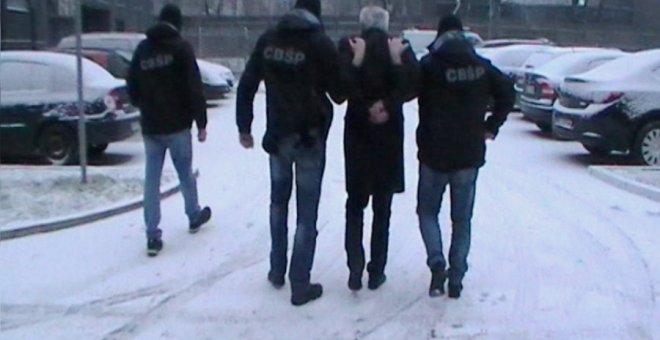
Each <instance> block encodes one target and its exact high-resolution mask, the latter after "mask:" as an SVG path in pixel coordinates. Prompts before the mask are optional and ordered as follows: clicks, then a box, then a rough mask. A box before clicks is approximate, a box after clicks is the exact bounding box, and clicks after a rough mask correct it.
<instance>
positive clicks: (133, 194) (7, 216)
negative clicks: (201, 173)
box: [0, 165, 176, 229]
mask: <svg viewBox="0 0 660 340" xmlns="http://www.w3.org/2000/svg"><path fill="white" fill-rule="evenodd" d="M87 172H88V179H87V180H88V183H87V184H85V185H83V184H81V183H80V170H79V168H78V167H50V166H47V167H43V166H37V167H34V166H32V167H29V166H4V165H3V166H2V168H1V169H0V183H2V185H0V226H3V227H5V226H8V225H10V224H25V223H28V222H29V221H34V220H41V219H52V218H57V217H62V216H68V215H73V214H79V213H81V212H84V211H89V210H94V209H102V208H104V207H108V206H111V205H113V204H115V203H117V202H121V201H126V200H128V199H135V198H139V197H140V196H142V192H143V181H144V179H143V177H144V170H143V167H107V166H103V167H89V168H88V170H87ZM175 179H176V174H175V173H174V172H173V171H172V170H166V171H164V173H163V178H162V181H161V182H162V183H163V185H167V184H168V183H171V182H172V181H173V180H175ZM0 229H4V228H1V227H0Z"/></svg>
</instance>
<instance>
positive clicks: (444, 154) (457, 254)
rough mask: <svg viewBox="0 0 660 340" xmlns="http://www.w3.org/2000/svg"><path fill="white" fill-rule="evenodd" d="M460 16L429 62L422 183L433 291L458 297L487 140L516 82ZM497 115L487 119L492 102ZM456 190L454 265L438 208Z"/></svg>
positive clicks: (445, 23)
mask: <svg viewBox="0 0 660 340" xmlns="http://www.w3.org/2000/svg"><path fill="white" fill-rule="evenodd" d="M462 30H463V25H462V23H461V21H460V20H459V19H458V18H457V17H455V16H447V17H445V18H443V19H442V20H441V21H440V24H439V27H438V36H437V38H436V40H435V41H434V42H433V43H432V44H431V46H429V52H430V53H429V54H428V55H427V56H425V57H424V58H423V59H422V61H421V66H422V81H421V89H420V94H419V127H418V129H417V144H418V146H419V153H418V157H419V161H420V167H419V188H418V193H417V214H418V217H419V224H420V229H421V233H422V238H423V239H424V243H425V246H426V252H427V255H428V259H427V264H428V266H429V267H430V269H431V285H430V288H429V295H430V296H432V297H434V296H439V295H442V294H444V291H445V288H444V284H445V280H447V279H448V281H449V283H448V289H449V297H451V298H458V297H460V295H461V290H462V289H463V277H464V276H465V273H466V272H467V270H468V264H467V257H468V252H469V250H470V236H471V220H472V210H473V207H474V200H475V194H476V182H477V174H478V172H479V168H480V167H482V166H483V165H484V163H485V153H486V143H485V140H486V139H494V138H495V136H497V133H498V131H499V128H500V126H502V124H503V123H504V121H505V120H506V117H507V115H508V113H509V112H510V111H511V109H512V108H513V103H514V90H513V84H512V83H511V82H510V81H509V80H508V79H507V78H506V77H505V76H504V75H503V74H502V73H501V72H500V71H499V70H498V69H497V68H495V67H493V66H492V65H491V64H490V62H489V61H487V60H485V59H482V58H481V57H479V56H477V55H476V53H475V51H474V50H473V48H472V46H471V45H470V44H469V43H468V42H467V41H466V40H465V38H464V36H463V34H462ZM491 100H492V102H493V105H492V114H491V115H490V116H489V117H488V119H485V117H486V111H487V109H488V107H489V104H490V103H491ZM447 185H449V187H450V189H451V196H450V198H451V220H452V235H451V247H450V250H449V270H448V271H445V267H446V260H445V257H444V255H443V252H442V249H443V248H442V235H441V232H440V225H439V223H438V214H439V212H440V206H441V203H442V195H443V193H444V191H445V188H446V186H447Z"/></svg>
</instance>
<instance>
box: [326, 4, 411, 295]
mask: <svg viewBox="0 0 660 340" xmlns="http://www.w3.org/2000/svg"><path fill="white" fill-rule="evenodd" d="M360 23H361V26H362V34H361V35H360V36H359V37H350V38H344V39H342V40H341V41H340V43H339V51H340V55H341V56H342V62H343V66H344V67H345V69H346V73H347V74H349V75H350V79H351V86H350V88H351V89H352V92H353V93H351V95H350V96H349V102H348V109H347V111H346V118H345V123H346V125H345V134H344V152H345V157H346V163H345V164H346V191H347V193H348V199H347V202H346V239H345V247H346V254H347V257H348V267H349V270H350V275H349V280H348V287H349V288H350V289H351V290H359V289H361V288H362V272H363V270H364V267H365V255H364V248H363V247H362V234H363V215H364V208H365V207H366V206H367V204H368V203H369V198H370V197H371V204H372V208H373V212H374V218H373V227H372V235H371V261H370V262H369V265H368V266H367V271H368V272H369V283H368V286H369V289H372V290H373V289H377V288H378V287H380V286H381V285H382V284H383V283H384V282H385V278H386V277H385V263H386V262H387V246H388V238H389V225H390V215H391V205H392V196H393V195H394V194H395V193H400V192H403V190H404V178H403V177H404V175H403V104H404V103H405V102H406V101H408V100H412V99H413V98H414V97H415V88H416V83H417V79H418V78H419V65H418V63H417V60H416V59H415V55H414V53H413V51H412V49H411V48H410V47H409V46H407V45H405V44H404V43H403V42H402V41H401V39H399V38H391V37H390V36H389V34H388V26H389V13H388V12H387V11H386V10H384V9H383V8H380V7H377V6H368V7H365V8H363V9H362V11H361V12H360Z"/></svg>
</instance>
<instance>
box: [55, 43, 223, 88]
mask: <svg viewBox="0 0 660 340" xmlns="http://www.w3.org/2000/svg"><path fill="white" fill-rule="evenodd" d="M146 38H147V36H146V35H145V34H143V33H130V32H98V33H85V34H82V35H81V41H82V47H83V48H85V49H103V50H119V51H123V53H124V55H128V56H130V57H129V59H130V58H132V56H133V53H135V49H137V47H138V45H139V44H140V42H141V41H142V40H144V39H146ZM75 47H76V37H75V36H68V37H65V38H62V40H60V43H59V44H58V45H57V48H58V49H62V50H68V49H73V48H75ZM197 64H198V65H200V64H202V65H203V66H200V73H201V75H202V81H204V79H206V80H207V81H208V82H204V85H205V93H208V94H209V95H210V97H207V98H210V99H217V98H218V97H219V96H221V95H220V92H222V91H224V90H226V88H225V87H223V88H222V89H220V88H219V86H220V85H221V84H220V82H219V81H218V79H217V76H218V75H219V76H220V77H223V78H224V80H225V81H224V83H226V85H228V86H229V89H230V90H231V88H232V87H233V86H234V82H235V79H234V75H233V74H232V72H231V71H230V70H229V69H228V68H226V67H224V66H222V65H218V64H214V63H208V62H205V61H203V60H201V59H198V60H197ZM225 93H226V92H225ZM222 96H224V93H223V94H222Z"/></svg>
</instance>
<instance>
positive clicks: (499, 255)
mask: <svg viewBox="0 0 660 340" xmlns="http://www.w3.org/2000/svg"><path fill="white" fill-rule="evenodd" d="M264 101H265V97H264V95H263V93H260V94H259V95H258V97H257V102H256V103H255V112H259V113H261V114H258V115H257V118H256V124H255V132H254V133H255V136H260V135H261V134H262V132H263V127H264V122H263V119H264V117H263V116H264V114H263V108H264ZM344 109H345V107H344V106H342V107H339V108H337V109H336V110H335V121H334V126H333V128H332V130H331V136H330V139H329V141H328V161H327V169H326V175H325V180H324V186H323V195H322V199H321V208H320V214H319V224H318V228H319V236H318V243H317V249H316V250H317V251H316V258H315V264H314V269H313V272H312V280H313V281H317V282H320V283H322V284H323V285H324V295H323V297H322V298H321V299H319V300H318V301H315V302H313V303H311V304H309V305H306V306H304V307H293V306H291V304H290V302H289V298H290V293H289V287H288V285H287V286H285V287H284V288H283V289H282V290H275V289H273V288H272V287H271V286H270V285H269V283H268V281H267V280H266V273H267V271H268V253H269V250H270V234H269V229H268V204H269V174H268V158H267V155H266V154H265V153H264V152H263V151H262V150H261V149H255V150H249V151H246V150H243V149H242V148H241V147H240V145H239V144H238V137H237V132H236V128H235V115H234V102H233V99H229V100H227V101H225V102H223V103H222V104H221V105H220V106H219V107H217V108H214V109H212V110H211V111H210V112H209V120H210V123H209V140H208V142H207V143H206V144H196V145H195V167H196V168H198V169H199V170H200V173H201V174H200V178H199V191H200V200H201V203H202V204H207V205H210V206H211V207H212V208H213V213H214V215H213V219H212V221H211V222H210V223H209V225H208V226H206V227H205V228H204V229H202V231H201V232H200V233H199V234H196V235H189V234H188V232H187V220H186V217H185V214H184V213H183V204H182V199H181V197H180V196H174V197H172V198H169V199H167V200H165V201H163V204H162V208H163V222H162V224H161V227H162V229H163V230H164V235H163V237H164V242H165V248H164V250H163V252H162V253H161V254H160V255H159V256H158V257H156V258H148V257H147V256H146V252H145V246H146V240H145V238H144V234H143V224H142V211H141V210H138V211H133V212H131V213H127V214H124V215H120V216H117V217H114V218H110V219H107V220H103V221H100V222H96V223H93V224H91V225H85V226H81V227H78V228H73V229H69V230H65V231H60V232H57V233H51V234H43V235H36V236H31V237H27V238H22V239H17V240H11V241H3V242H1V244H2V246H0V268H1V271H2V274H1V275H2V276H1V277H2V279H0V302H1V304H0V307H1V313H0V337H1V338H3V339H46V338H47V339H183V338H189V339H355V338H367V339H425V338H448V339H658V338H660V305H659V304H658V299H660V250H659V249H660V248H659V247H658V242H657V240H658V239H660V228H659V226H660V223H659V221H660V206H659V205H658V203H657V202H654V201H651V200H648V199H645V198H642V197H639V196H635V195H633V194H629V193H627V192H625V191H621V190H619V189H617V188H614V187H612V186H610V185H608V184H606V183H604V182H602V181H600V180H598V179H596V178H594V177H593V176H591V175H590V174H589V173H588V170H587V166H588V165H590V164H591V163H593V159H592V158H591V156H589V155H588V154H587V153H586V151H584V150H583V148H582V147H581V145H580V144H578V143H567V142H561V141H556V140H551V139H548V138H545V137H543V136H542V135H541V134H540V133H538V132H537V130H538V129H537V128H536V127H535V126H534V125H533V124H530V123H528V122H525V121H523V120H522V119H521V117H520V115H519V114H512V115H511V116H510V119H509V121H508V122H507V123H506V124H505V126H504V127H503V128H502V131H501V134H500V136H499V137H498V139H497V140H496V141H495V142H493V143H490V144H489V154H488V163H487V165H486V167H484V168H483V169H482V170H481V172H480V178H479V184H478V187H477V203H476V207H475V218H474V221H473V227H472V229H473V243H472V250H471V254H470V258H469V263H470V271H469V272H468V274H467V277H466V280H465V282H464V284H465V290H464V292H463V295H462V297H461V298H460V299H459V300H449V299H447V298H446V297H442V298H434V299H431V298H429V297H428V295H427V290H428V284H429V280H430V273H429V270H428V268H427V267H426V264H425V261H426V255H425V250H424V246H423V242H422V239H421V236H420V232H419V226H418V222H417V216H416V214H415V206H416V202H415V200H416V185H417V183H416V181H417V166H418V163H417V160H416V145H415V142H414V141H415V138H414V136H415V135H414V132H415V127H416V124H417V117H416V115H417V111H416V110H417V104H416V102H413V103H410V104H408V105H407V106H406V114H407V121H406V146H405V152H406V189H407V190H406V192H405V193H404V194H402V195H398V196H395V199H394V203H393V214H392V227H391V235H390V250H389V262H388V266H387V268H386V273H387V275H388V281H387V282H386V283H385V284H384V285H383V286H382V287H381V288H380V289H379V290H377V291H368V290H362V291H360V292H358V293H352V292H351V291H349V290H348V288H347V287H346V280H347V278H348V269H347V268H346V264H345V262H346V257H345V253H344V203H345V202H344V201H345V197H346V196H345V192H344V162H343V151H342V150H343V147H342V135H343V110H344ZM133 144H136V143H133ZM124 145H127V144H126V143H118V144H117V145H116V146H113V147H114V149H111V150H109V151H111V153H122V152H124V153H126V154H128V155H129V156H130V155H132V156H130V157H129V158H130V159H131V160H132V161H131V162H128V163H131V166H132V165H134V164H132V163H136V162H137V163H140V162H141V159H142V156H141V153H142V150H141V148H140V147H139V145H137V146H135V145H132V144H131V145H130V146H128V147H127V148H126V149H122V148H123V147H124ZM292 203H293V202H292ZM447 204H448V199H446V200H445V206H444V209H443V212H442V216H441V224H442V227H443V235H444V237H445V238H447V237H449V229H450V228H449V216H448V209H447V208H448V206H447ZM290 217H291V220H292V221H293V220H294V218H295V205H292V214H291V216H290ZM367 221H369V214H367ZM368 224H369V223H366V225H368ZM293 226H294V223H290V229H293ZM369 234H370V232H369V230H367V231H365V235H369ZM291 236H293V234H292V233H291ZM447 243H448V242H447ZM365 246H366V247H367V248H368V241H365Z"/></svg>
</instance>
